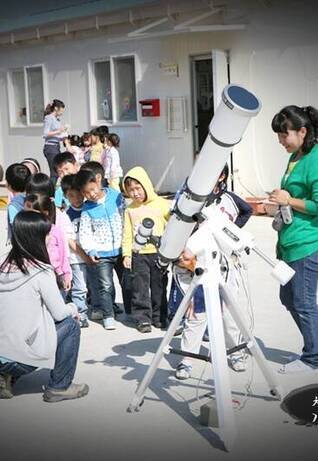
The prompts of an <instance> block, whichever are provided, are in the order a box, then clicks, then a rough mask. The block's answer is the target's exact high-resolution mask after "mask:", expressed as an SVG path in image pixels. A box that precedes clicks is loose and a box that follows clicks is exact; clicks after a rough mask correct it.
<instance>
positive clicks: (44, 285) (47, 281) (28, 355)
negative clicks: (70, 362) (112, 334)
mask: <svg viewBox="0 0 318 461" xmlns="http://www.w3.org/2000/svg"><path fill="white" fill-rule="evenodd" d="M2 260H3V259H2ZM1 262H2V261H1ZM76 312H77V310H76V308H75V306H74V305H73V304H72V303H69V304H65V303H64V301H63V299H62V296H61V294H60V292H59V289H58V287H57V283H56V278H55V275H54V271H53V269H52V268H51V266H46V265H44V266H43V267H42V268H39V267H34V266H30V269H29V274H23V273H22V272H21V271H20V270H18V269H16V270H13V269H12V268H11V269H10V272H9V273H6V272H1V271H0V355H1V356H2V357H5V358H6V359H8V360H10V361H11V360H12V361H14V362H20V363H24V364H26V365H31V366H34V367H37V368H51V369H53V368H54V364H55V352H56V345H57V335H56V328H55V321H57V322H58V321H61V320H64V319H65V318H66V317H68V316H70V315H73V314H75V313H76Z"/></svg>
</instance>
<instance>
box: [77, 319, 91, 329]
mask: <svg viewBox="0 0 318 461" xmlns="http://www.w3.org/2000/svg"><path fill="white" fill-rule="evenodd" d="M79 324H80V327H81V328H88V327H89V323H88V319H87V317H83V318H81V319H80V321H79Z"/></svg>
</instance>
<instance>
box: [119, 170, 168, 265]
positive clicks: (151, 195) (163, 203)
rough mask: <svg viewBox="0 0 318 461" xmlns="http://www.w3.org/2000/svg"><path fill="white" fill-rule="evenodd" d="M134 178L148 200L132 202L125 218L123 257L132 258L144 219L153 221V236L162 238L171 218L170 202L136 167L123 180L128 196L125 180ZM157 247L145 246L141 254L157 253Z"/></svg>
mask: <svg viewBox="0 0 318 461" xmlns="http://www.w3.org/2000/svg"><path fill="white" fill-rule="evenodd" d="M127 177H129V178H133V179H135V180H136V181H138V182H139V183H140V184H141V185H142V187H143V188H144V191H145V193H146V200H145V201H144V202H143V203H138V202H135V201H132V203H131V204H130V205H129V206H128V207H127V208H126V210H125V218H124V235H123V244H122V249H123V257H125V256H131V255H132V251H133V244H134V240H135V235H136V233H137V229H138V226H139V224H141V222H142V220H143V219H144V218H151V219H153V221H154V223H155V225H154V228H153V235H154V236H158V237H161V236H162V234H163V233H164V230H165V227H166V224H167V221H168V219H169V216H170V202H169V201H168V200H166V199H164V198H162V197H159V196H158V195H157V194H156V193H155V191H154V188H153V185H152V182H151V180H150V178H149V176H148V174H147V173H146V171H145V170H144V169H143V168H142V167H140V166H136V167H135V168H132V169H131V170H129V171H128V173H127V174H126V176H125V177H124V180H123V187H124V190H125V193H126V195H129V194H128V192H127V190H126V188H125V179H126V178H127ZM156 252H157V250H156V247H155V246H154V245H152V244H147V245H145V246H144V247H143V248H142V249H141V250H140V251H139V253H140V254H153V253H156Z"/></svg>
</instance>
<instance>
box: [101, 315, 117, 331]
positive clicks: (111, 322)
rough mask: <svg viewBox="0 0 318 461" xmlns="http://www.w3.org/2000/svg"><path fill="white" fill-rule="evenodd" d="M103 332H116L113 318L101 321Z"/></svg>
mask: <svg viewBox="0 0 318 461" xmlns="http://www.w3.org/2000/svg"><path fill="white" fill-rule="evenodd" d="M103 325H104V328H105V330H116V324H115V319H114V318H113V317H107V318H106V319H104V320H103Z"/></svg>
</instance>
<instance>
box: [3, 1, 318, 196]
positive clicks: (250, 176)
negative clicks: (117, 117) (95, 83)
mask: <svg viewBox="0 0 318 461" xmlns="http://www.w3.org/2000/svg"><path fill="white" fill-rule="evenodd" d="M315 26H316V24H315V15H313V14H312V11H311V10H310V8H307V10H305V7H303V8H302V10H301V11H297V10H295V9H294V10H293V9H291V10H286V8H284V9H282V10H279V9H277V8H275V9H274V8H268V9H262V10H261V12H260V13H256V14H254V17H253V18H252V21H251V24H250V26H249V27H248V29H247V30H246V31H240V32H222V33H221V32H219V33H204V34H184V35H176V36H170V37H165V38H157V39H151V40H150V39H148V40H131V41H127V42H121V43H115V44H114V43H113V44H110V43H108V42H107V40H106V38H103V37H99V38H94V39H85V40H80V41H76V42H70V41H68V42H65V43H56V44H51V45H46V46H43V45H41V46H34V47H28V48H14V49H13V48H12V49H9V48H8V49H6V50H3V51H1V52H0V59H1V63H2V64H1V67H2V69H3V68H12V67H18V66H21V65H32V64H38V63H44V64H45V65H46V67H47V72H48V86H49V95H50V97H51V98H53V97H55V98H58V99H62V100H63V101H64V102H65V104H66V112H65V116H64V120H65V122H67V123H70V124H71V127H72V132H73V133H78V134H81V133H82V132H83V131H86V130H88V129H90V128H91V126H90V114H89V92H88V61H89V59H94V58H99V57H103V56H108V55H117V54H130V53H136V54H137V56H138V68H137V97H138V100H140V99H145V98H154V97H159V98H160V100H161V114H162V115H161V117H160V118H140V124H139V126H133V127H119V126H118V127H117V126H116V127H114V128H113V129H111V131H112V130H113V131H115V132H116V133H118V134H119V136H120V137H121V149H120V153H121V160H122V165H123V168H124V170H125V171H127V169H128V168H131V167H132V166H134V165H137V164H139V165H143V166H144V167H145V168H146V169H147V170H148V172H149V174H150V176H151V177H152V179H153V182H154V183H155V184H156V183H157V182H158V181H159V180H160V179H161V177H162V174H163V172H164V171H165V170H166V168H167V166H168V165H169V164H170V163H171V162H172V160H173V163H172V165H171V167H170V169H169V171H168V174H167V176H166V178H165V180H164V181H163V184H162V187H161V189H162V190H175V189H176V187H178V185H180V184H181V183H182V182H183V180H184V178H185V177H186V176H187V175H188V174H189V172H190V171H191V166H192V162H193V142H192V122H191V97H190V92H191V79H190V56H191V55H195V54H204V53H209V52H210V51H211V50H212V49H214V48H221V49H230V52H231V80H232V81H233V82H238V83H242V84H244V85H246V86H247V87H248V88H249V89H251V90H252V91H254V92H255V93H256V94H257V95H258V96H259V97H260V99H261V100H262V103H263V109H262V112H261V113H260V115H259V116H258V117H257V118H256V119H255V120H254V121H253V122H252V123H251V124H250V126H249V128H248V130H247V133H246V136H245V137H244V139H243V141H242V143H241V144H240V145H239V146H237V147H236V148H235V152H234V168H235V169H237V170H238V172H237V173H236V180H235V184H236V190H238V191H239V192H243V193H244V194H245V195H247V192H246V191H244V187H245V188H247V189H248V190H251V191H252V192H253V193H256V194H260V193H263V192H264V190H271V189H272V188H273V187H275V186H277V185H278V184H279V179H280V177H281V175H282V172H283V169H284V166H285V164H286V161H287V156H286V154H284V151H283V149H282V148H281V147H280V146H279V145H278V143H277V140H276V135H275V134H274V133H272V131H271V127H270V123H271V120H272V117H273V115H274V114H275V113H276V112H277V111H278V110H280V108H282V107H283V106H284V105H288V104H299V105H308V104H312V105H314V106H315V105H316V106H318V92H317V90H318V59H317V57H318V43H317V38H316V36H315V32H314V31H315ZM160 62H163V63H177V64H178V65H179V77H174V76H164V75H163V74H162V73H161V71H160V69H159V63H160ZM167 96H186V97H187V101H188V120H189V130H188V132H187V133H185V135H184V136H183V137H181V138H175V139H172V138H169V137H168V136H167V130H166V125H167V120H166V104H165V100H166V97H167ZM0 100H1V101H2V110H1V117H2V121H1V124H2V143H3V149H2V150H3V157H4V158H3V161H4V164H5V165H6V166H7V165H8V164H10V163H11V162H13V161H19V160H22V158H23V157H24V156H26V155H28V156H31V155H32V156H35V157H37V158H38V159H40V161H41V164H42V166H43V167H44V166H45V160H44V158H43V157H42V153H41V152H42V144H43V142H42V138H41V136H42V130H41V128H20V129H17V128H16V129H13V128H12V129H11V128H9V122H8V120H9V116H8V104H7V90H6V79H5V74H4V73H3V72H2V73H1V74H0ZM3 102H4V103H3ZM230 128H231V127H229V129H230ZM0 133H1V129H0ZM0 154H1V149H0ZM238 178H239V180H240V182H241V183H242V184H243V186H242V185H241V184H239V181H238Z"/></svg>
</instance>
